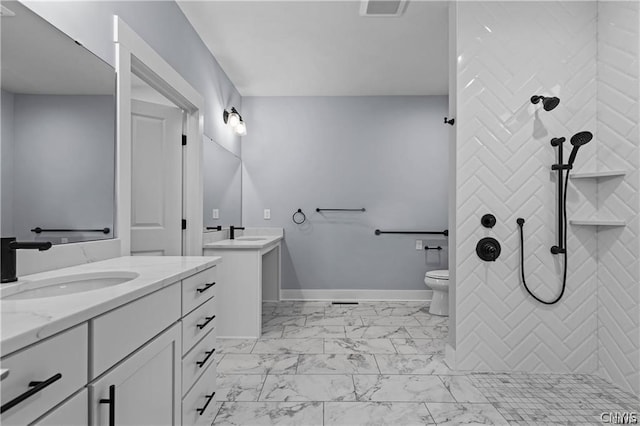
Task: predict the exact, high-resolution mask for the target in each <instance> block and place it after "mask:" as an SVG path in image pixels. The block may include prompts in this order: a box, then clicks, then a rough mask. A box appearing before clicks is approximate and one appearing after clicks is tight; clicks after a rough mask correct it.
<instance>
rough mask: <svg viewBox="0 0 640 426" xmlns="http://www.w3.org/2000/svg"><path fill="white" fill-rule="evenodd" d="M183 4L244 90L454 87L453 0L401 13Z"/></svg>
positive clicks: (438, 91) (330, 5)
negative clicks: (451, 81)
mask: <svg viewBox="0 0 640 426" xmlns="http://www.w3.org/2000/svg"><path fill="white" fill-rule="evenodd" d="M178 4H179V6H180V8H181V9H182V11H183V12H184V14H185V15H186V17H187V19H189V21H190V22H191V25H193V27H194V28H195V29H196V31H197V32H198V33H199V34H200V37H201V38H202V40H203V41H204V42H205V44H206V45H207V46H208V48H209V50H210V51H211V52H212V53H213V55H214V56H215V57H216V59H217V60H218V62H219V63H220V65H221V66H222V68H223V69H224V71H225V72H226V73H227V75H228V76H229V78H230V79H231V81H232V82H233V84H234V85H235V86H236V88H237V89H238V91H239V92H240V94H241V95H243V96H369V95H444V94H447V92H448V8H447V2H440V1H424V0H412V1H409V3H408V4H407V7H406V10H405V12H404V13H403V15H402V16H400V17H364V16H361V15H360V5H361V3H360V1H353V0H346V1H345V0H342V1H327V0H315V1H308V0H307V1H271V0H262V1H238V0H235V1H185V0H179V1H178Z"/></svg>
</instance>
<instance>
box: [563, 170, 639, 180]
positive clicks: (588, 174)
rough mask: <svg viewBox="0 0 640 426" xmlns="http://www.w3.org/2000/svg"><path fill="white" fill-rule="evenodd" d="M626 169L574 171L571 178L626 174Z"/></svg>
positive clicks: (610, 176)
mask: <svg viewBox="0 0 640 426" xmlns="http://www.w3.org/2000/svg"><path fill="white" fill-rule="evenodd" d="M626 175H627V172H626V171H624V170H606V171H597V172H574V173H572V174H570V175H569V177H570V178H571V179H599V178H612V177H622V176H626Z"/></svg>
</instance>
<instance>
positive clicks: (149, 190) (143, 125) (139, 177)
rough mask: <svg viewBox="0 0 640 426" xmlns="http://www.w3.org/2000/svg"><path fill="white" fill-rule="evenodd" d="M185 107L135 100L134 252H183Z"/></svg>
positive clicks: (132, 155) (132, 225)
mask: <svg viewBox="0 0 640 426" xmlns="http://www.w3.org/2000/svg"><path fill="white" fill-rule="evenodd" d="M181 141H182V111H181V110H180V109H178V108H175V107H169V106H164V105H157V104H152V103H148V102H142V101H136V100H132V101H131V145H132V147H131V150H132V153H131V157H132V158H131V168H132V170H131V255H133V256H136V255H138V256H179V255H181V254H182V142H181Z"/></svg>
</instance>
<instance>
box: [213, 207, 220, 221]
mask: <svg viewBox="0 0 640 426" xmlns="http://www.w3.org/2000/svg"><path fill="white" fill-rule="evenodd" d="M212 216H213V218H214V219H220V210H219V209H213V211H212Z"/></svg>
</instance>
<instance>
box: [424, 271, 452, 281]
mask: <svg viewBox="0 0 640 426" xmlns="http://www.w3.org/2000/svg"><path fill="white" fill-rule="evenodd" d="M424 276H425V277H427V278H435V279H437V280H448V279H449V270H448V269H440V270H437V271H429V272H427V273H426V274H424Z"/></svg>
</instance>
